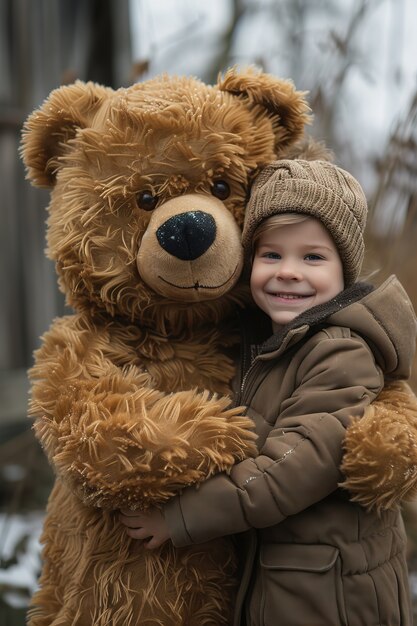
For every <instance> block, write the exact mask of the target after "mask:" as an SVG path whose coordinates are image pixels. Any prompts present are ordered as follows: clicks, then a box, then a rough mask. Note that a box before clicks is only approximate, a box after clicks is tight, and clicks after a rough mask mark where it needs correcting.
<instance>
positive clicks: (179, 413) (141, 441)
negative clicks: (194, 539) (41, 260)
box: [30, 319, 254, 508]
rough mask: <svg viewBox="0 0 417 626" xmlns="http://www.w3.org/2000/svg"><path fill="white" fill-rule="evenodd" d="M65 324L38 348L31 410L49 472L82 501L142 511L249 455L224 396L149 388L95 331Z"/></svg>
mask: <svg viewBox="0 0 417 626" xmlns="http://www.w3.org/2000/svg"><path fill="white" fill-rule="evenodd" d="M71 322H72V320H71V319H69V320H64V321H59V322H57V323H56V324H55V325H54V326H53V327H52V328H51V330H50V331H49V332H48V333H47V334H46V335H45V337H44V340H43V345H42V347H41V348H40V349H39V350H38V351H37V354H36V362H35V365H34V367H33V368H32V371H31V378H32V381H33V387H32V399H31V407H30V412H31V415H32V416H33V417H34V418H35V424H34V429H35V433H36V435H37V437H38V438H39V440H40V441H41V443H42V445H43V447H44V449H45V452H46V454H47V455H48V458H49V459H50V461H51V463H52V465H53V466H54V468H55V470H56V472H57V474H58V475H59V476H60V478H61V479H62V480H64V481H65V482H66V484H67V485H69V486H70V487H71V489H72V490H73V491H75V492H76V493H77V495H78V496H79V497H80V498H81V499H82V500H83V501H84V502H85V503H86V504H92V505H95V506H102V507H106V508H120V507H122V506H129V507H139V506H140V507H146V506H148V505H149V504H150V503H155V502H161V501H163V500H165V499H167V498H168V497H171V496H172V495H174V494H175V493H176V492H177V491H178V489H180V488H181V487H182V486H184V485H189V484H192V483H195V482H198V481H201V480H203V478H205V477H206V476H207V474H211V473H214V472H215V471H221V470H227V469H229V468H230V467H231V466H232V465H233V463H234V462H235V461H236V460H240V459H242V458H244V457H245V456H247V455H248V454H250V453H253V452H254V447H253V446H254V444H253V441H254V435H253V432H252V424H251V422H250V420H248V418H246V417H244V416H243V415H242V411H241V409H236V408H235V409H232V408H230V398H227V397H216V396H214V395H212V394H210V393H208V392H204V391H197V390H188V391H181V392H176V393H170V394H164V393H163V392H161V391H158V390H155V389H153V388H152V381H151V379H150V377H149V375H148V374H147V373H146V372H143V371H141V370H140V368H139V367H138V366H131V367H129V368H123V367H118V366H117V365H115V364H114V363H113V362H112V360H111V359H110V354H111V350H110V348H109V347H107V348H106V345H105V341H106V339H105V337H104V336H102V334H101V333H100V332H98V331H97V332H95V333H91V332H85V330H82V331H81V330H79V329H76V328H74V327H73V325H72V324H71ZM126 348H127V346H126ZM106 355H107V356H106Z"/></svg>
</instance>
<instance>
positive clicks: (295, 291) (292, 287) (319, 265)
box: [250, 217, 344, 326]
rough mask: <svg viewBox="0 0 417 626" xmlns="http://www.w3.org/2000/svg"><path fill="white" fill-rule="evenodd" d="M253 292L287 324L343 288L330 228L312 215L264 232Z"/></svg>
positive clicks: (269, 311) (279, 322)
mask: <svg viewBox="0 0 417 626" xmlns="http://www.w3.org/2000/svg"><path fill="white" fill-rule="evenodd" d="M250 285H251V291H252V295H253V298H254V300H255V302H256V304H257V305H258V306H259V307H260V308H261V309H262V310H263V311H264V312H265V313H267V315H269V317H270V318H271V320H272V321H273V322H274V324H275V325H278V326H281V325H283V324H288V322H291V321H292V320H293V319H294V318H295V317H297V315H299V314H300V313H302V312H303V311H305V310H307V309H310V308H311V307H313V306H316V305H317V304H322V303H324V302H328V301H329V300H331V299H332V298H334V296H336V295H337V294H338V293H340V292H341V291H343V288H344V283H343V267H342V262H341V260H340V257H339V254H338V252H337V249H336V246H335V244H334V242H333V239H332V238H331V236H330V234H329V233H328V231H327V230H326V228H325V227H324V226H323V225H322V224H321V222H319V221H318V220H316V219H314V218H310V217H309V218H307V219H306V220H305V221H303V222H299V223H297V224H286V225H282V226H279V227H278V228H274V229H273V230H270V231H267V232H264V233H262V234H261V236H260V238H259V240H258V242H257V247H256V251H255V256H254V259H253V264H252V274H251V281H250Z"/></svg>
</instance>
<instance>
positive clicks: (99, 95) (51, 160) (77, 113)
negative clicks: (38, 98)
mask: <svg viewBox="0 0 417 626" xmlns="http://www.w3.org/2000/svg"><path fill="white" fill-rule="evenodd" d="M112 93H113V90H112V89H110V88H107V87H102V86H100V85H97V84H95V83H92V82H89V83H83V82H82V81H77V82H75V83H74V84H73V85H65V86H63V87H59V88H58V89H55V90H54V91H52V92H51V93H50V95H49V96H48V98H47V99H46V100H45V102H44V103H43V104H42V106H41V107H40V108H39V109H37V110H35V111H34V112H33V113H31V115H29V117H28V118H27V120H26V122H25V124H24V126H23V131H22V142H21V155H22V158H23V162H24V164H25V166H26V168H27V176H28V178H29V179H30V180H31V182H32V183H33V184H34V185H36V186H37V187H52V186H53V185H54V183H55V177H56V173H57V171H58V169H59V158H58V157H59V156H60V155H62V154H63V153H64V151H65V144H67V142H68V141H69V140H70V139H71V138H72V137H74V136H75V134H76V132H77V129H79V128H86V127H87V126H88V125H89V123H90V121H91V119H92V118H93V116H94V115H95V114H96V112H97V110H98V109H99V108H100V106H101V104H102V103H103V101H104V100H105V99H106V98H108V97H109V95H110V94H112Z"/></svg>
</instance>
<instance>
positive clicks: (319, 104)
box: [0, 0, 417, 626]
mask: <svg viewBox="0 0 417 626" xmlns="http://www.w3.org/2000/svg"><path fill="white" fill-rule="evenodd" d="M235 64H238V65H241V66H246V65H248V64H256V65H257V66H258V67H260V68H262V69H263V70H265V71H267V72H270V73H273V74H276V75H277V76H281V77H286V78H292V79H293V81H294V82H295V84H296V86H297V88H298V89H301V90H308V91H309V102H310V104H311V107H312V109H313V112H314V116H315V117H314V125H313V127H312V130H311V132H312V134H313V135H314V136H315V137H317V138H318V139H320V140H323V141H324V142H325V143H326V144H327V146H328V147H329V148H330V149H331V150H332V151H333V153H334V155H335V160H336V162H337V163H338V164H339V165H341V166H342V167H345V168H346V169H348V170H350V171H352V173H353V174H354V175H355V176H356V177H357V178H358V179H359V180H360V182H361V183H362V185H363V187H364V189H365V191H366V193H367V196H368V199H369V204H370V216H369V220H368V233H367V239H368V256H367V260H366V267H365V270H366V272H367V273H370V274H372V273H373V272H376V274H375V280H376V281H377V282H380V281H381V280H382V279H383V278H385V277H386V276H387V275H389V274H390V273H396V274H397V275H398V276H399V278H400V280H401V281H402V282H403V284H404V285H405V287H406V289H407V291H408V293H409V294H410V297H411V299H412V301H413V303H414V307H415V308H417V278H416V275H417V3H416V1H415V0H344V2H340V1H339V0H316V1H315V2H312V1H311V0H210V2H205V1H203V0H0V168H1V169H0V172H1V175H0V224H1V226H0V237H1V245H0V255H1V262H0V281H1V290H0V293H1V294H3V295H2V296H1V306H0V347H1V351H0V557H1V564H0V624H2V626H8V625H9V624H10V625H11V626H16V625H21V624H24V621H25V613H26V607H27V603H28V600H29V598H30V596H31V594H32V592H33V590H34V588H35V585H36V580H37V577H38V575H39V569H40V556H39V550H40V546H39V540H38V539H39V533H40V529H41V525H42V519H43V514H44V510H45V506H46V501H47V497H48V494H49V491H50V488H51V484H52V476H51V472H50V469H49V467H48V465H47V463H46V461H45V459H44V457H43V455H42V452H41V451H40V449H39V447H38V445H37V443H36V442H35V440H34V438H33V434H32V431H31V430H30V422H29V420H28V418H27V417H26V411H27V393H28V385H27V378H26V371H27V368H28V367H29V366H30V365H31V363H32V353H33V350H34V349H35V348H36V347H37V346H38V345H39V337H40V335H41V334H42V333H43V332H44V331H45V330H46V329H47V327H48V326H49V324H50V322H51V320H52V318H54V317H55V316H57V315H62V314H63V313H65V312H66V311H65V306H64V303H63V298H62V296H61V294H60V293H59V292H58V290H57V287H56V278H55V271H54V267H53V265H52V263H50V262H49V261H48V260H46V259H45V257H44V252H43V251H44V246H45V235H44V234H45V227H44V222H45V218H46V212H45V207H46V205H47V203H48V194H47V192H43V191H39V190H35V189H33V188H31V187H30V186H29V184H28V182H27V181H25V175H24V170H23V167H22V164H21V162H20V159H19V156H18V146H19V140H20V132H21V127H22V124H23V122H24V120H25V118H26V117H27V115H28V114H29V113H30V112H31V111H32V110H33V109H34V108H36V107H38V106H39V105H40V104H41V103H42V101H43V100H44V98H45V97H46V96H47V95H48V94H49V92H50V91H51V90H52V89H54V88H55V87H58V86H59V85H62V84H64V83H70V82H73V81H74V80H76V79H82V80H92V81H96V82H99V83H102V84H105V85H108V86H111V87H114V88H118V87H120V86H125V85H128V84H131V83H132V82H136V81H142V80H146V79H148V78H151V77H152V76H154V75H156V74H159V73H161V72H168V73H174V74H187V75H189V74H192V75H194V76H197V77H199V78H201V79H202V80H203V81H205V82H208V83H212V82H215V80H216V77H217V75H218V73H219V72H222V71H224V70H225V69H226V68H228V67H229V66H231V65H235ZM411 382H412V386H413V389H414V391H417V367H416V366H415V367H414V372H413V378H412V381H411ZM404 516H405V520H406V526H407V532H408V536H409V563H410V584H411V587H412V590H413V593H414V595H415V596H416V597H417V557H416V552H417V548H416V546H417V505H415V504H414V503H410V504H408V505H406V506H405V507H404ZM415 602H416V604H417V599H416V600H415ZM416 615H417V609H416ZM416 623H417V621H416Z"/></svg>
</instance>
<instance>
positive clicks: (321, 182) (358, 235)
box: [242, 160, 367, 288]
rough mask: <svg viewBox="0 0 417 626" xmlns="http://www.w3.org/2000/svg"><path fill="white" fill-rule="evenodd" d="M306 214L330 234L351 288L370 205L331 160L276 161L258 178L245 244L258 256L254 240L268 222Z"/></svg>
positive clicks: (353, 181)
mask: <svg viewBox="0 0 417 626" xmlns="http://www.w3.org/2000/svg"><path fill="white" fill-rule="evenodd" d="M279 213H304V214H307V215H310V216H312V217H315V218H317V219H318V220H320V222H322V224H323V225H324V226H325V227H326V228H327V230H328V231H329V232H330V234H331V236H332V237H333V240H334V242H335V245H336V247H337V250H338V252H339V256H340V258H341V261H342V264H343V270H344V279H345V288H346V287H348V286H349V285H351V284H352V283H354V282H355V280H356V279H357V277H358V275H359V273H360V270H361V267H362V261H363V256H364V241H363V232H364V229H365V223H366V214H367V202H366V198H365V194H364V192H363V190H362V187H361V186H360V184H359V183H358V181H357V180H356V179H355V178H353V176H352V175H351V174H349V173H348V172H346V171H345V170H342V169H341V168H340V167H337V166H336V165H333V164H332V163H328V162H327V161H302V160H281V161H274V162H273V163H271V164H270V165H268V166H267V167H265V169H263V170H262V171H261V172H260V174H259V175H258V177H257V178H256V180H255V182H254V184H253V187H252V191H251V197H250V200H249V202H248V206H247V209H246V214H245V223H244V226H243V234H242V243H243V247H244V249H245V252H246V255H247V256H248V257H249V256H250V255H251V252H252V236H253V234H254V232H255V230H256V228H257V227H258V226H259V224H260V223H261V222H262V221H263V220H264V219H266V218H268V217H271V216H272V215H277V214H279Z"/></svg>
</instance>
